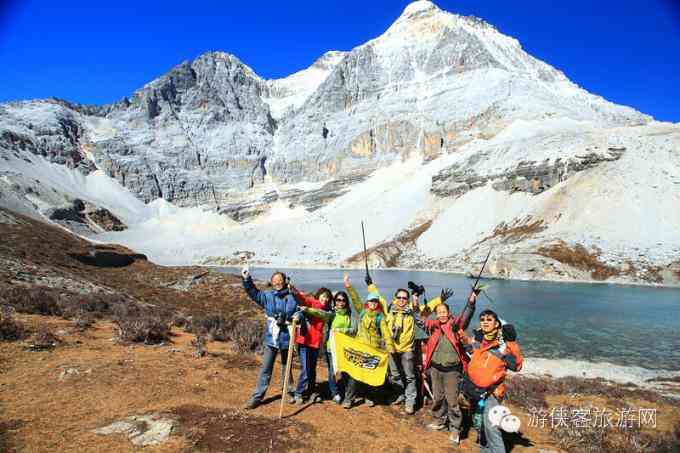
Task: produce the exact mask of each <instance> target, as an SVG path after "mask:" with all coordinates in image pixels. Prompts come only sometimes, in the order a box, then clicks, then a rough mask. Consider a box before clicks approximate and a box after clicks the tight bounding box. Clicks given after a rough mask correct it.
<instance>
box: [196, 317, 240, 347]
mask: <svg viewBox="0 0 680 453" xmlns="http://www.w3.org/2000/svg"><path fill="white" fill-rule="evenodd" d="M234 324H235V323H234V322H233V321H231V322H229V321H227V320H226V319H225V318H224V316H222V315H214V314H213V315H207V316H200V317H196V318H193V319H192V321H191V325H190V332H192V333H194V334H196V335H199V334H200V335H205V336H207V338H208V340H210V341H228V340H230V339H231V335H233V333H234V332H233V330H235V328H237V326H235V325H234Z"/></svg>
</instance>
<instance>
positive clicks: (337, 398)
mask: <svg viewBox="0 0 680 453" xmlns="http://www.w3.org/2000/svg"><path fill="white" fill-rule="evenodd" d="M333 402H335V403H336V404H342V396H340V395H335V396H334V397H333Z"/></svg>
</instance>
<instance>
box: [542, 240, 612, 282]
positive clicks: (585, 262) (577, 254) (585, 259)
mask: <svg viewBox="0 0 680 453" xmlns="http://www.w3.org/2000/svg"><path fill="white" fill-rule="evenodd" d="M538 254H539V255H543V256H545V257H548V258H552V259H554V260H555V261H559V262H560V263H563V264H567V265H569V266H572V267H575V268H577V269H580V270H582V271H587V272H590V276H591V277H592V278H593V279H594V280H606V279H608V278H610V277H615V276H618V275H621V270H619V269H617V268H615V267H612V266H609V265H607V264H604V263H602V262H601V261H600V260H599V256H600V252H599V251H598V250H595V251H593V252H590V251H588V249H586V248H585V247H583V246H582V245H581V244H576V245H575V246H574V247H569V246H568V245H567V244H566V243H564V242H562V241H558V242H556V243H554V244H552V245H549V246H545V247H541V248H539V249H538Z"/></svg>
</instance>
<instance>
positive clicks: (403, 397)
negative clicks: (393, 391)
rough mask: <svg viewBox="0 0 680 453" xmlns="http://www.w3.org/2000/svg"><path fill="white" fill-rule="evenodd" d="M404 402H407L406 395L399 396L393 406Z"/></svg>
mask: <svg viewBox="0 0 680 453" xmlns="http://www.w3.org/2000/svg"><path fill="white" fill-rule="evenodd" d="M404 401H406V397H405V396H404V395H399V397H398V398H397V399H396V400H394V401H393V402H392V404H394V405H395V406H396V405H398V404H401V403H403V402H404Z"/></svg>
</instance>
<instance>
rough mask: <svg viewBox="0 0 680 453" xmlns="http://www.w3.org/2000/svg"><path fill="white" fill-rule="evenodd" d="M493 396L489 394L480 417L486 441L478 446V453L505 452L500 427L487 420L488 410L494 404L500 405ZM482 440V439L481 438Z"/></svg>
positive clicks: (489, 410)
mask: <svg viewBox="0 0 680 453" xmlns="http://www.w3.org/2000/svg"><path fill="white" fill-rule="evenodd" d="M500 404H501V403H499V402H498V400H497V399H496V397H495V396H493V395H489V396H488V397H487V398H486V403H485V404H484V418H483V419H482V420H483V421H482V423H483V428H484V433H483V434H484V438H485V439H486V443H485V444H484V445H481V446H480V449H479V451H480V453H505V444H504V443H503V434H502V433H501V429H500V428H499V427H497V426H493V425H492V424H491V422H490V421H489V412H491V409H493V408H494V407H496V406H500ZM482 441H484V439H482Z"/></svg>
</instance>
